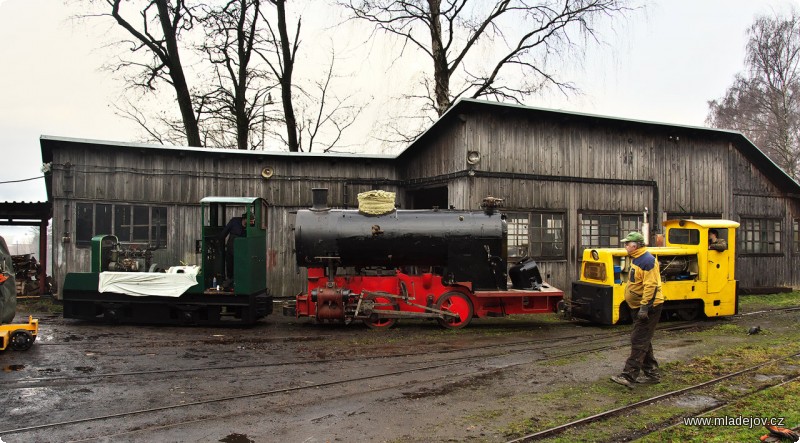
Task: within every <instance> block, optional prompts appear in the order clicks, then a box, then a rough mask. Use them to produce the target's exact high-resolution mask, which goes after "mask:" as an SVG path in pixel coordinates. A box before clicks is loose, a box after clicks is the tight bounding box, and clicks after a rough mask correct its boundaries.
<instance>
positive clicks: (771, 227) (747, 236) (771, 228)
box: [739, 218, 783, 254]
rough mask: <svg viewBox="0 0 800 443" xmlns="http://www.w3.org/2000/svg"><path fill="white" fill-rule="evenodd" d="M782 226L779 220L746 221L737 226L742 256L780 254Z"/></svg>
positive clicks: (781, 248)
mask: <svg viewBox="0 0 800 443" xmlns="http://www.w3.org/2000/svg"><path fill="white" fill-rule="evenodd" d="M781 231H782V224H781V222H780V220H769V219H747V218H743V219H742V220H741V223H740V224H739V239H740V240H739V248H740V251H741V253H743V254H780V253H782V252H783V246H782V244H781V233H782V232H781Z"/></svg>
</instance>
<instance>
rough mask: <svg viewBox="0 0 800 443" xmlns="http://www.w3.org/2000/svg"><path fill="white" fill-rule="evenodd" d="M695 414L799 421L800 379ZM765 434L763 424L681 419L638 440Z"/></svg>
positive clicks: (752, 437)
mask: <svg viewBox="0 0 800 443" xmlns="http://www.w3.org/2000/svg"><path fill="white" fill-rule="evenodd" d="M699 417H708V418H712V419H713V418H714V417H718V418H722V417H730V418H733V419H736V418H737V417H742V418H745V417H748V418H750V417H757V418H759V419H763V418H766V419H769V418H778V417H780V418H783V419H784V422H783V426H784V427H795V426H797V425H798V424H800V382H797V381H795V382H791V383H787V384H785V385H782V386H776V387H773V388H768V389H765V390H763V391H761V392H758V393H756V394H753V395H751V396H748V397H746V398H742V399H739V400H737V401H735V402H733V403H731V404H730V405H727V406H725V407H724V408H722V409H719V410H716V411H714V412H712V413H709V414H703V415H700V416H699ZM764 434H766V429H764V427H763V425H760V424H759V425H758V426H753V427H751V426H749V425H744V424H742V425H733V426H688V425H684V424H683V422H681V423H680V424H678V425H676V426H673V427H671V428H669V429H666V430H664V431H662V432H659V433H657V435H656V434H653V435H649V436H646V437H644V438H643V439H641V440H640V441H642V442H653V443H656V442H658V443H660V442H681V443H684V442H704V443H705V442H734V441H742V442H745V441H758V438H759V437H760V436H762V435H764Z"/></svg>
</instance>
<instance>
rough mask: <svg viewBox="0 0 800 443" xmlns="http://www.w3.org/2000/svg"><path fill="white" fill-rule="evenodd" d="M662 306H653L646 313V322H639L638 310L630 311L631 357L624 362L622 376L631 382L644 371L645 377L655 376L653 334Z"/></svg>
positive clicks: (655, 363) (656, 367)
mask: <svg viewBox="0 0 800 443" xmlns="http://www.w3.org/2000/svg"><path fill="white" fill-rule="evenodd" d="M662 306H663V305H658V306H653V307H651V308H650V310H649V312H648V313H647V317H648V318H647V320H639V318H638V314H639V309H638V308H637V309H634V310H632V311H631V315H633V331H631V356H630V357H628V360H627V361H626V362H625V369H623V370H622V375H624V376H625V377H626V378H627V379H629V380H631V381H633V380H636V377H638V376H639V372H642V371H644V373H645V374H646V375H657V371H658V362H657V361H656V358H655V356H654V355H653V334H655V332H656V326H657V325H658V319H659V318H660V317H661V308H662Z"/></svg>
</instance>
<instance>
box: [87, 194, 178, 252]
mask: <svg viewBox="0 0 800 443" xmlns="http://www.w3.org/2000/svg"><path fill="white" fill-rule="evenodd" d="M95 235H116V236H117V238H119V241H120V242H125V243H146V244H148V245H151V246H157V247H166V246H167V208H166V207H164V206H144V205H135V206H131V205H112V204H105V203H78V204H77V214H76V217H75V237H76V241H75V243H76V245H78V246H83V247H85V246H89V245H90V244H91V240H92V237H93V236H95Z"/></svg>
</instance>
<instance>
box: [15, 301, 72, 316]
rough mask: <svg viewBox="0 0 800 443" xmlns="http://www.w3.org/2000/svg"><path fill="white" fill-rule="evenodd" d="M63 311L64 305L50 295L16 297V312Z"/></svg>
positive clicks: (47, 312)
mask: <svg viewBox="0 0 800 443" xmlns="http://www.w3.org/2000/svg"><path fill="white" fill-rule="evenodd" d="M63 312H64V306H63V305H62V304H61V303H57V302H56V301H55V300H54V299H53V298H51V297H35V298H20V299H17V314H18V315H19V314H23V315H30V314H59V315H61V314H62V313H63Z"/></svg>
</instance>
